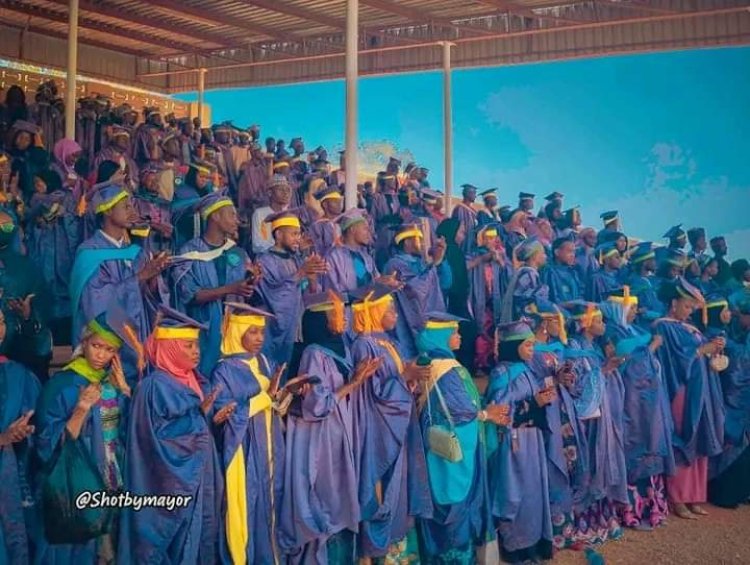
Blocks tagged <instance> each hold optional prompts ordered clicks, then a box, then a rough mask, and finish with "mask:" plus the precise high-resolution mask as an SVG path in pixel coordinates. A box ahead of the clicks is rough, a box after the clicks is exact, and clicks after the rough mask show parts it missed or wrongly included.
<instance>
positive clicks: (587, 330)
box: [565, 300, 628, 543]
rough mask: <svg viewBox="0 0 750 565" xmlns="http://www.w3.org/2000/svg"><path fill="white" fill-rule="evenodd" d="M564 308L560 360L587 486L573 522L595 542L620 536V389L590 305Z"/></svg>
mask: <svg viewBox="0 0 750 565" xmlns="http://www.w3.org/2000/svg"><path fill="white" fill-rule="evenodd" d="M565 308H566V309H567V310H568V311H569V312H570V313H571V320H572V323H571V329H572V332H571V338H570V341H569V347H568V349H567V351H566V352H565V357H566V359H569V360H570V361H571V363H572V370H573V373H574V374H575V386H574V389H573V397H574V403H575V406H576V411H577V413H578V418H579V419H580V420H581V421H582V424H583V429H584V431H585V433H586V440H587V442H588V448H589V452H588V460H589V472H590V484H589V486H588V492H587V493H586V496H585V497H583V502H582V503H583V505H584V507H585V508H586V509H588V512H585V513H584V515H582V516H581V517H580V518H579V529H580V530H581V532H580V533H581V534H583V535H585V536H587V537H588V539H590V540H593V541H594V542H595V543H601V542H604V541H606V540H607V539H618V538H619V537H621V535H622V528H621V527H620V523H619V520H618V517H617V515H616V505H618V504H627V502H628V490H627V486H628V484H627V469H626V463H625V451H624V444H623V399H624V394H625V388H624V386H623V383H622V377H621V376H620V373H619V372H618V371H617V367H618V366H619V364H620V363H621V362H622V360H621V359H619V358H617V357H614V356H613V355H611V352H608V353H610V354H608V355H607V356H606V357H605V354H604V351H602V349H601V347H600V346H599V338H601V337H602V336H603V335H604V331H605V329H606V326H605V324H604V321H603V318H602V311H601V310H600V309H599V308H598V307H597V305H596V304H594V303H592V302H584V301H582V300H581V301H574V302H570V303H567V304H566V305H565ZM582 520H583V521H585V523H583V522H581V521H582Z"/></svg>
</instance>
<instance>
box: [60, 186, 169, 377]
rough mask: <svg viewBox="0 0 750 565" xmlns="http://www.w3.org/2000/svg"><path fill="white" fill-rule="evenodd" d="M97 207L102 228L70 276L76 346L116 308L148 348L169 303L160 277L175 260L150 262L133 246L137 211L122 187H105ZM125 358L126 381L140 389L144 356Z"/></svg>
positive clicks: (129, 353) (125, 354) (127, 350)
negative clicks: (159, 311) (160, 311)
mask: <svg viewBox="0 0 750 565" xmlns="http://www.w3.org/2000/svg"><path fill="white" fill-rule="evenodd" d="M91 204H92V206H93V207H94V212H95V213H96V218H97V223H98V225H99V226H100V227H99V229H98V230H97V231H96V233H95V234H94V235H93V236H92V237H90V238H89V239H87V240H86V241H84V242H83V243H82V244H81V245H80V247H79V248H78V253H77V255H76V258H75V262H74V263H73V271H72V273H71V276H70V298H71V309H72V312H73V328H72V340H73V345H74V346H75V345H77V344H78V342H79V340H80V339H81V336H82V334H83V329H84V327H85V326H86V324H87V323H88V322H89V320H93V319H94V318H96V317H97V316H98V315H99V314H101V313H102V312H106V311H107V310H108V309H109V308H111V307H113V306H114V305H117V306H118V307H120V308H122V309H123V310H124V311H125V312H126V313H127V315H128V317H129V319H130V320H131V321H132V324H133V328H132V329H133V330H134V332H135V334H136V336H137V338H138V341H139V342H140V343H143V342H144V341H145V339H146V337H147V336H148V334H149V332H150V330H151V323H152V321H153V320H152V317H153V315H154V314H155V311H156V308H157V306H158V304H159V303H160V302H165V301H167V300H168V292H167V289H166V286H165V285H164V284H163V281H161V277H160V274H161V272H162V271H163V270H164V269H165V268H166V266H167V263H168V260H169V258H168V256H167V254H166V253H160V254H159V255H157V256H156V257H149V256H148V254H147V253H146V252H145V251H144V250H143V249H142V248H141V247H139V246H138V245H134V244H132V243H130V241H129V238H128V233H127V231H128V229H129V228H130V227H131V226H132V225H133V220H134V219H135V210H134V208H133V204H132V201H131V198H130V195H129V194H128V193H127V192H126V191H125V190H124V189H123V188H122V187H121V186H119V185H113V184H108V185H105V186H102V187H101V188H99V190H98V191H97V192H96V193H95V194H94V196H93V198H92V202H91ZM120 354H121V356H122V364H123V371H124V373H125V378H126V379H127V381H128V384H130V385H131V386H134V384H135V382H136V380H137V378H138V375H139V372H140V369H142V367H139V361H138V355H137V354H136V351H135V350H133V349H132V348H131V347H129V346H123V348H122V350H121V353H120Z"/></svg>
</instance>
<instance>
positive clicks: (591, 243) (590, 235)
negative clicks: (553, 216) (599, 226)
mask: <svg viewBox="0 0 750 565" xmlns="http://www.w3.org/2000/svg"><path fill="white" fill-rule="evenodd" d="M595 248H596V231H594V229H593V228H583V229H582V230H581V231H580V232H579V233H578V235H577V249H576V271H577V272H578V280H580V281H581V283H582V284H583V285H584V292H585V287H586V284H588V281H589V280H590V279H591V277H592V276H593V274H594V273H595V272H596V271H598V270H599V269H600V268H601V265H599V261H597V258H596V254H595V253H594V249H595Z"/></svg>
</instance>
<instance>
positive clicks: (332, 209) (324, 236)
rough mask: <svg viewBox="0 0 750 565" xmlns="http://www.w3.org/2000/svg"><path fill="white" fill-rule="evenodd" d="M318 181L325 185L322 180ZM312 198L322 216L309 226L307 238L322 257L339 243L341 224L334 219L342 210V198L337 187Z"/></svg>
mask: <svg viewBox="0 0 750 565" xmlns="http://www.w3.org/2000/svg"><path fill="white" fill-rule="evenodd" d="M319 180H320V182H321V183H323V184H325V181H323V179H319ZM314 196H315V199H316V200H317V201H318V202H319V203H320V207H321V208H322V209H323V214H324V215H323V217H321V218H318V219H317V220H315V222H313V224H312V225H311V226H310V230H309V236H310V239H311V240H312V243H313V248H314V249H315V252H316V253H317V254H318V255H320V256H321V257H324V256H325V254H326V253H328V251H330V250H331V249H333V247H334V245H338V244H339V243H340V239H341V224H339V223H337V222H336V218H337V217H338V216H339V215H340V214H341V212H342V211H343V209H344V196H343V195H342V194H341V191H340V190H339V187H338V186H332V187H330V188H325V189H323V190H321V191H319V192H317V193H316V194H315V195H314Z"/></svg>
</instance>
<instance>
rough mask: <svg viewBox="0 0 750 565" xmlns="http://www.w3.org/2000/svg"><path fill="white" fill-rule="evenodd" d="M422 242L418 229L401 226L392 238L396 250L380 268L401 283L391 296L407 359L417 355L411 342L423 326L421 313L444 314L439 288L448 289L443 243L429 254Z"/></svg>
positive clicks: (400, 341)
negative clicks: (402, 285)
mask: <svg viewBox="0 0 750 565" xmlns="http://www.w3.org/2000/svg"><path fill="white" fill-rule="evenodd" d="M423 240H424V235H423V234H422V231H421V230H420V229H419V226H417V225H413V224H412V225H406V226H402V227H401V228H400V229H399V231H398V232H397V234H396V236H395V237H394V238H393V242H394V244H395V245H396V247H397V248H398V251H397V253H396V255H395V256H394V257H393V258H391V259H390V260H389V261H388V263H386V265H385V268H384V271H385V274H386V275H396V276H397V277H398V279H399V280H400V281H401V282H403V283H404V287H403V288H402V289H401V290H399V291H397V292H396V294H395V298H396V303H397V305H398V309H399V314H400V315H399V319H398V323H397V325H396V335H397V336H398V342H399V345H400V346H401V351H402V354H403V356H404V357H405V358H407V359H411V358H413V357H415V356H416V354H417V348H416V344H415V341H414V340H415V337H416V335H417V334H418V333H419V332H420V331H421V329H422V328H423V327H424V323H425V314H426V313H427V312H445V300H444V298H443V289H448V288H450V286H451V273H450V267H448V264H447V263H443V258H444V257H445V250H446V244H445V240H443V239H442V238H441V239H439V240H438V241H437V242H436V244H435V248H434V249H432V250H431V253H430V254H426V253H425V252H424V250H423V247H422V246H423ZM429 255H431V257H429Z"/></svg>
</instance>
